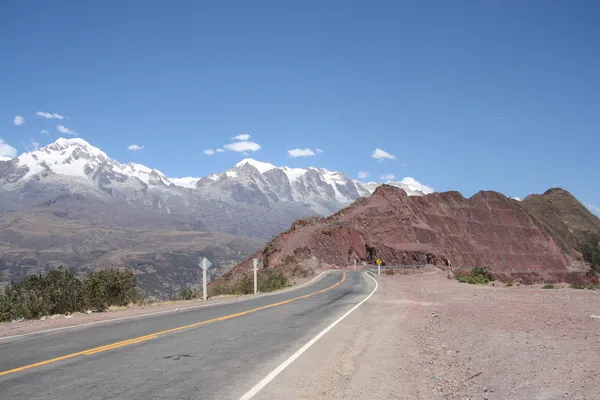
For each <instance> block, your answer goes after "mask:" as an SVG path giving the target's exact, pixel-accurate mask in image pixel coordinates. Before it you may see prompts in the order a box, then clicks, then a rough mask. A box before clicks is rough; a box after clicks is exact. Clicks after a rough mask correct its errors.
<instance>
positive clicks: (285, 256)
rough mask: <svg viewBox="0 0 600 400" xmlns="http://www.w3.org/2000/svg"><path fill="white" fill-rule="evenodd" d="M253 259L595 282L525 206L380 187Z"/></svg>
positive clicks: (299, 226)
mask: <svg viewBox="0 0 600 400" xmlns="http://www.w3.org/2000/svg"><path fill="white" fill-rule="evenodd" d="M565 218H566V216H565ZM254 256H255V257H260V258H262V259H263V264H264V265H265V266H267V267H269V268H278V267H281V266H285V265H289V264H292V263H297V264H301V263H302V262H303V261H304V260H306V259H310V258H312V259H316V260H317V261H318V262H320V263H327V264H333V265H340V266H342V265H351V264H352V263H353V261H354V260H355V259H356V260H357V262H358V263H361V262H367V263H370V264H373V263H374V262H375V260H376V259H377V258H381V259H382V260H383V261H384V263H385V264H388V265H424V264H432V265H435V266H439V267H442V268H447V267H450V266H452V267H454V266H457V267H458V266H467V267H474V266H487V267H489V268H490V269H491V271H492V272H493V273H494V274H496V275H497V276H498V277H500V278H501V279H503V280H512V279H513V278H514V279H519V280H522V281H523V282H524V283H531V282H535V281H538V280H543V281H547V282H550V281H565V282H573V283H579V282H580V281H590V280H594V279H595V278H594V276H593V275H591V272H590V270H589V268H587V269H582V270H577V271H574V270H573V269H572V268H570V267H571V266H572V260H571V259H570V258H569V257H568V255H565V253H564V250H563V249H561V247H559V246H558V245H557V243H556V242H555V240H553V238H552V237H551V236H549V235H548V233H547V232H546V230H545V229H544V228H543V227H542V226H541V224H540V222H539V221H538V220H537V219H536V217H535V216H534V215H532V214H531V213H529V212H528V209H527V208H526V207H523V206H522V205H521V204H520V203H519V202H518V201H516V200H513V199H509V198H508V197H506V196H504V195H502V194H501V193H497V192H493V191H480V192H478V193H477V194H475V195H473V196H472V197H471V198H464V197H463V196H462V195H461V194H460V193H459V192H456V191H450V192H443V193H432V194H428V195H425V196H418V197H417V196H407V195H406V193H405V192H404V190H402V189H399V188H397V187H393V186H389V185H382V186H379V187H378V188H377V189H376V190H375V192H374V193H373V194H372V195H371V196H370V197H369V198H366V199H361V200H359V201H357V202H355V203H353V204H352V205H351V206H349V207H347V208H345V209H343V210H341V211H339V212H338V213H336V214H334V215H332V216H331V217H329V218H312V219H304V220H300V221H297V222H296V223H294V224H293V225H292V228H291V229H289V230H288V231H286V232H284V233H283V234H281V235H279V236H277V237H276V238H275V239H273V240H272V241H271V242H270V243H269V244H268V245H267V247H266V248H265V249H264V250H262V251H259V252H257V253H255V255H254ZM243 267H245V263H243V264H241V265H240V268H243ZM234 273H235V272H234Z"/></svg>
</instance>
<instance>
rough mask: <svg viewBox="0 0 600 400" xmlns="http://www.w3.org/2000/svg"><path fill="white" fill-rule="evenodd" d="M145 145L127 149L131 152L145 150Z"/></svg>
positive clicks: (131, 146)
mask: <svg viewBox="0 0 600 400" xmlns="http://www.w3.org/2000/svg"><path fill="white" fill-rule="evenodd" d="M144 147H145V146H144V145H142V146H140V145H139V144H130V145H129V146H127V148H128V149H129V150H131V151H138V150H144Z"/></svg>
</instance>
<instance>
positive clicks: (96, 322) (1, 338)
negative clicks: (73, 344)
mask: <svg viewBox="0 0 600 400" xmlns="http://www.w3.org/2000/svg"><path fill="white" fill-rule="evenodd" d="M326 272H328V271H323V272H321V273H320V274H319V275H317V276H316V277H314V278H313V279H311V280H310V281H308V282H306V283H303V284H302V285H300V286H296V287H292V288H289V289H285V290H281V291H277V292H271V293H263V294H260V295H259V296H258V297H268V296H274V295H278V294H282V293H287V292H291V291H293V290H296V289H300V288H302V287H304V286H307V285H310V284H311V283H313V282H314V281H316V280H317V279H319V278H320V277H321V276H322V275H323V274H324V273H326ZM256 298H257V296H253V297H247V298H242V299H235V300H230V301H223V302H218V303H211V304H199V305H196V306H189V307H181V308H177V309H171V310H164V311H155V312H151V313H146V314H138V315H132V316H129V317H119V318H111V319H105V320H102V321H93V322H86V323H83V324H75V325H69V326H61V327H58V328H52V329H46V330H43V331H34V332H28V333H20V334H18V335H12V336H4V337H0V341H1V340H7V339H14V338H18V337H22V336H30V335H36V334H38V333H39V334H42V333H48V332H55V331H62V330H66V329H74V328H80V327H84V326H90V325H99V324H105V323H109V322H116V321H123V320H126V319H134V318H142V317H151V316H153V315H160V314H166V313H170V312H177V311H186V310H193V309H196V308H203V307H214V306H220V305H225V304H233V303H242V302H244V301H248V300H253V299H256Z"/></svg>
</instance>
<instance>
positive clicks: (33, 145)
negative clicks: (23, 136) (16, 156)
mask: <svg viewBox="0 0 600 400" xmlns="http://www.w3.org/2000/svg"><path fill="white" fill-rule="evenodd" d="M39 148H40V142H38V141H37V140H35V139H34V138H30V139H29V149H30V150H37V149H39Z"/></svg>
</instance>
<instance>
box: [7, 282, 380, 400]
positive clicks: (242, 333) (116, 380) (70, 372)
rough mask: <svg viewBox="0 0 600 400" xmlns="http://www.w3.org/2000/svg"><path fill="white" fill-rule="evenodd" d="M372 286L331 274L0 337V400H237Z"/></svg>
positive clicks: (370, 283) (371, 284) (364, 295)
mask: <svg viewBox="0 0 600 400" xmlns="http://www.w3.org/2000/svg"><path fill="white" fill-rule="evenodd" d="M340 282H341V283H340ZM374 288H375V283H374V281H373V280H372V279H370V278H368V277H366V276H365V274H364V273H363V272H361V271H347V272H343V271H332V272H329V273H328V274H326V275H324V276H323V277H321V278H320V279H319V280H318V281H317V282H316V283H314V284H312V285H308V286H306V287H303V288H300V289H298V290H292V291H289V292H286V293H281V294H277V295H271V296H264V297H257V298H254V299H251V300H248V301H243V302H236V303H229V304H216V305H214V306H210V307H206V308H198V309H193V310H187V311H178V312H174V313H169V314H162V315H154V316H148V317H143V318H137V319H131V320H122V321H115V322H108V323H104V324H99V325H94V326H88V327H78V328H73V329H69V330H63V331H55V332H47V333H39V334H34V335H28V336H22V337H15V338H8V339H5V340H0V399H2V400H8V399H86V400H91V399H144V400H147V399H239V398H240V397H241V396H243V395H244V394H245V393H247V392H248V391H249V390H250V389H251V388H253V387H254V386H255V385H256V384H257V383H259V382H260V381H261V380H262V379H263V378H265V377H266V376H267V375H268V374H269V373H270V372H271V371H273V370H274V369H275V368H277V367H278V366H280V365H281V364H282V363H283V362H284V361H286V360H287V359H288V358H289V357H290V356H291V355H292V354H294V353H296V352H297V350H299V349H300V348H301V347H303V346H304V345H305V344H306V343H307V342H309V341H310V340H311V339H313V338H314V337H315V336H316V335H318V334H319V333H320V332H321V331H323V329H325V328H326V327H328V326H329V325H330V324H331V323H333V322H334V321H336V320H338V319H339V317H341V316H342V315H343V314H344V313H346V312H347V311H349V310H350V309H352V308H353V307H354V306H356V305H357V304H358V303H360V302H361V301H362V300H364V299H365V298H366V297H367V296H368V295H369V294H370V293H371V292H372V291H373V289H374ZM205 321H207V322H205ZM190 325H191V326H190ZM340 329H344V322H343V321H341V322H340V323H339V324H338V325H336V326H335V327H333V329H332V330H331V331H330V332H328V333H327V335H335V334H336V330H340ZM131 339H133V340H131ZM127 340H131V342H125V343H123V341H127ZM119 342H120V343H119ZM102 346H106V347H102ZM92 349H95V350H92ZM310 351H311V350H310V348H309V349H308V350H307V353H309V352H310ZM312 356H314V355H312ZM300 357H302V355H301V356H300ZM277 379H278V378H277V377H276V378H275V379H274V380H273V381H272V382H271V383H269V384H268V385H274V384H277Z"/></svg>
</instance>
